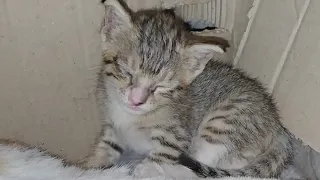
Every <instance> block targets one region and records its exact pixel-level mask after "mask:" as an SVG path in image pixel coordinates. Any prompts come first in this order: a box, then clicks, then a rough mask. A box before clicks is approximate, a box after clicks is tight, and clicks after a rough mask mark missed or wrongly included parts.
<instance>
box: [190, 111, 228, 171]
mask: <svg viewBox="0 0 320 180" xmlns="http://www.w3.org/2000/svg"><path fill="white" fill-rule="evenodd" d="M225 119H226V116H224V115H223V114H221V113H219V112H211V113H209V114H208V115H207V116H206V117H205V118H204V120H203V123H202V124H201V125H200V127H199V130H198V136H197V137H196V138H195V139H194V142H193V147H192V149H193V152H192V153H191V154H192V155H193V157H194V158H195V159H197V160H198V161H200V162H202V163H204V164H206V165H208V166H211V167H216V166H217V165H218V164H219V161H221V160H222V159H224V158H225V157H226V156H227V155H228V152H229V150H230V148H231V147H230V146H229V144H230V143H229V135H231V134H232V133H233V132H234V128H233V127H232V126H230V125H229V124H227V123H225V122H224V121H225Z"/></svg>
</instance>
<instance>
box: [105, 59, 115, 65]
mask: <svg viewBox="0 0 320 180" xmlns="http://www.w3.org/2000/svg"><path fill="white" fill-rule="evenodd" d="M103 62H104V64H105V65H107V64H112V63H113V61H110V60H107V59H106V60H104V61H103Z"/></svg>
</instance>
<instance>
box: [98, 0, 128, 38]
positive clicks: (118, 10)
mask: <svg viewBox="0 0 320 180" xmlns="http://www.w3.org/2000/svg"><path fill="white" fill-rule="evenodd" d="M101 2H102V3H103V5H104V6H105V16H104V19H103V22H102V27H101V38H102V41H103V42H105V41H107V40H111V39H112V37H114V36H115V35H116V34H117V33H121V32H125V31H126V30H128V29H129V28H131V27H132V20H131V17H132V14H133V11H132V10H131V9H130V8H129V7H128V6H127V4H126V3H125V2H124V1H123V0H102V1H101Z"/></svg>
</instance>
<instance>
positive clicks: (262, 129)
mask: <svg viewBox="0 0 320 180" xmlns="http://www.w3.org/2000/svg"><path fill="white" fill-rule="evenodd" d="M103 3H104V5H105V7H106V14H105V16H104V21H103V23H102V29H101V37H102V50H103V62H102V64H101V71H100V74H99V79H98V88H97V99H98V102H99V103H100V104H99V106H100V108H101V118H102V122H103V127H102V132H101V136H100V137H99V140H98V142H97V145H96V147H95V149H94V151H93V154H92V155H91V156H90V157H89V158H88V161H87V167H102V166H105V167H109V166H112V165H113V164H116V163H117V161H118V159H119V157H120V156H121V154H122V153H123V152H124V151H125V150H127V149H132V150H134V151H135V152H137V153H139V154H142V155H145V159H144V160H143V161H142V163H141V164H139V165H138V166H137V167H136V168H135V170H134V174H135V175H136V176H138V177H145V176H147V175H150V174H148V173H151V172H156V171H152V170H149V171H143V169H145V167H151V164H153V163H158V164H177V163H180V164H183V165H185V166H187V167H189V168H191V169H192V170H193V171H194V172H196V173H197V174H198V175H199V176H205V177H207V176H212V177H225V176H254V177H263V178H267V177H279V176H280V175H281V173H282V172H283V171H284V170H285V169H286V168H287V166H288V165H290V164H291V160H292V142H291V141H292V137H291V135H290V133H289V132H288V131H287V130H286V129H285V128H284V127H283V126H282V124H281V123H280V120H279V115H278V112H277V107H276V105H275V103H274V102H273V99H272V97H271V95H269V94H268V93H267V92H266V90H265V88H264V87H263V86H262V85H261V83H260V82H258V81H257V80H255V79H252V78H250V77H248V76H247V75H246V74H245V73H244V72H242V71H240V70H237V69H234V68H233V67H231V66H229V65H227V64H224V63H221V62H217V61H214V60H213V57H214V55H215V54H216V53H223V52H224V51H225V50H226V48H227V47H228V42H227V41H226V40H224V39H222V38H219V37H205V36H197V35H195V34H192V33H191V32H190V31H189V30H188V27H186V26H185V23H184V22H183V20H182V19H181V18H180V17H178V16H176V15H175V13H174V11H173V10H165V9H151V10H150V9H149V10H140V11H137V12H133V11H132V10H130V9H129V8H128V7H127V6H126V4H125V3H123V1H121V0H120V1H118V0H106V1H103ZM182 152H184V153H186V154H187V155H188V156H180V154H181V153H182ZM179 156H180V158H179ZM181 157H189V158H181ZM195 160H197V161H200V162H201V163H202V164H204V165H206V166H202V164H201V163H200V166H198V167H197V168H195V167H192V166H190V162H192V161H195ZM208 166H210V167H211V168H210V169H208ZM144 172H146V173H147V174H144Z"/></svg>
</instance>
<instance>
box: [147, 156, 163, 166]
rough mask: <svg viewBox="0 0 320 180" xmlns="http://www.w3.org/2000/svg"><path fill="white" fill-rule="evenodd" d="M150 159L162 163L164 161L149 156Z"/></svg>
mask: <svg viewBox="0 0 320 180" xmlns="http://www.w3.org/2000/svg"><path fill="white" fill-rule="evenodd" d="M148 160H150V161H152V162H156V163H158V164H159V163H162V162H163V161H162V160H161V159H158V158H155V157H148Z"/></svg>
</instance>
